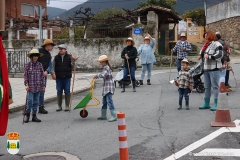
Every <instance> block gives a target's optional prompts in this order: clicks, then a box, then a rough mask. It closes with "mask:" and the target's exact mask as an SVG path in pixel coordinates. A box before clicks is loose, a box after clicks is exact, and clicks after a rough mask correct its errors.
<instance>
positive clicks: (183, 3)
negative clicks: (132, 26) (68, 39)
mask: <svg viewBox="0 0 240 160" xmlns="http://www.w3.org/2000/svg"><path fill="white" fill-rule="evenodd" d="M223 1H225V0H214V1H211V2H209V3H208V4H207V6H211V5H215V4H217V3H221V2H223ZM139 2H140V0H132V1H129V2H121V1H115V2H113V1H111V2H109V0H99V2H97V1H96V0H88V1H87V2H85V3H83V4H80V5H77V6H76V7H74V8H72V9H70V10H68V11H66V12H64V13H62V14H60V15H58V16H59V17H60V18H62V19H68V18H69V17H71V16H72V15H74V11H76V10H78V9H79V8H80V7H83V9H84V8H87V7H90V8H91V9H92V12H93V13H97V12H98V11H99V10H101V9H103V10H104V9H107V8H111V7H115V8H119V9H122V8H125V9H134V8H137V7H138V3H139ZM197 7H201V8H203V1H195V0H178V2H177V4H176V5H174V8H175V9H176V10H177V12H178V13H179V15H182V14H183V13H184V12H185V11H186V10H192V9H195V8H197Z"/></svg>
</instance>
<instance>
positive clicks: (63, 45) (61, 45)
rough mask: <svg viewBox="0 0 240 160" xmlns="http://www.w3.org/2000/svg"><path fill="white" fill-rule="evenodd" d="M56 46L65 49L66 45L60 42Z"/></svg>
mask: <svg viewBox="0 0 240 160" xmlns="http://www.w3.org/2000/svg"><path fill="white" fill-rule="evenodd" d="M58 48H63V49H66V50H67V45H65V44H60V45H59V46H58Z"/></svg>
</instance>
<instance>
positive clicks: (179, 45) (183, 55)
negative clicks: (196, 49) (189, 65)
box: [173, 41, 192, 59]
mask: <svg viewBox="0 0 240 160" xmlns="http://www.w3.org/2000/svg"><path fill="white" fill-rule="evenodd" d="M182 48H186V50H184V51H183V50H182ZM190 51H192V46H191V44H190V43H188V42H187V41H178V42H177V43H176V45H175V46H174V48H173V52H177V59H184V58H188V52H190Z"/></svg>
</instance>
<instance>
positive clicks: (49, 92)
mask: <svg viewBox="0 0 240 160" xmlns="http://www.w3.org/2000/svg"><path fill="white" fill-rule="evenodd" d="M89 78H90V77H89ZM89 78H84V77H82V76H81V77H80V75H76V78H75V83H74V94H75V93H79V92H83V91H86V90H88V89H89V87H90V81H91V80H90V79H89ZM9 80H10V83H11V86H12V93H13V104H11V105H10V106H9V111H10V112H13V111H18V110H22V107H23V106H24V105H25V101H26V90H25V87H24V85H23V81H24V80H23V78H9ZM71 90H72V84H71ZM56 98H57V91H56V81H55V80H52V79H50V78H48V79H47V87H46V91H45V102H49V101H52V100H55V99H56Z"/></svg>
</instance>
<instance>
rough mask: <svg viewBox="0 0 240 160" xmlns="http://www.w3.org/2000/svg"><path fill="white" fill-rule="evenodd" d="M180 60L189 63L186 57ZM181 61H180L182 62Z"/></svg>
mask: <svg viewBox="0 0 240 160" xmlns="http://www.w3.org/2000/svg"><path fill="white" fill-rule="evenodd" d="M182 62H185V63H188V64H189V62H188V59H187V58H184V59H183V60H182ZM182 62H181V63H182Z"/></svg>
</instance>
